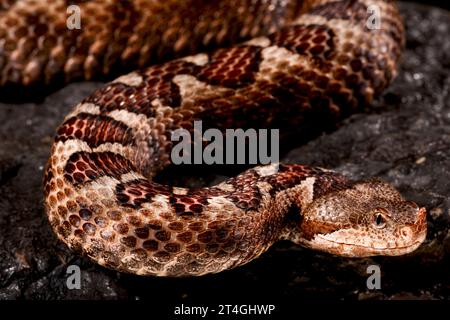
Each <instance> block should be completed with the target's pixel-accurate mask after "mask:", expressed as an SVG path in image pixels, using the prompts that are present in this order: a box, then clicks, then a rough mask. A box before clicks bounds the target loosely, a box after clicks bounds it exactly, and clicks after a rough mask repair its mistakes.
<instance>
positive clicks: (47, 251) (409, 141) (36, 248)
mask: <svg viewBox="0 0 450 320" xmlns="http://www.w3.org/2000/svg"><path fill="white" fill-rule="evenodd" d="M401 8H402V12H403V15H404V17H405V21H406V24H407V30H408V32H407V37H408V42H407V50H406V52H405V54H404V58H403V63H402V66H401V72H400V75H399V77H398V78H397V79H396V80H395V82H394V83H393V84H392V86H391V87H390V88H389V89H388V90H387V91H386V93H385V94H384V95H383V96H382V97H381V98H380V99H378V100H377V101H376V102H375V103H374V105H373V107H372V108H370V109H369V110H367V112H366V113H364V114H358V115H354V116H352V117H351V118H349V119H347V120H346V121H344V122H343V123H342V124H340V125H339V127H338V128H337V130H335V131H333V132H331V133H328V134H324V135H322V136H320V137H318V138H316V139H314V140H313V141H311V142H309V143H307V144H306V145H303V146H300V147H297V148H295V149H293V150H291V151H290V152H289V153H288V154H287V155H286V157H285V159H284V160H285V161H289V162H297V163H306V164H310V165H319V166H323V167H328V168H333V169H336V170H338V171H341V172H343V173H345V174H347V175H349V176H350V177H353V178H355V179H360V178H368V177H373V176H378V177H380V178H382V179H385V180H387V181H389V182H391V183H393V184H394V185H395V186H396V187H398V188H399V189H400V190H401V191H402V193H403V194H404V195H405V196H406V197H408V198H410V199H412V200H415V201H416V202H418V203H420V204H421V205H423V206H425V207H426V208H427V209H428V211H429V217H428V226H429V234H428V237H427V240H426V242H425V243H424V245H423V246H422V247H421V248H419V249H418V250H417V251H416V252H414V253H413V254H410V255H407V256H401V257H374V258H369V259H354V260H351V259H343V258H338V257H333V256H330V255H327V254H321V253H317V252H313V251H309V250H306V249H303V248H300V247H297V246H295V245H292V244H290V243H288V242H281V243H278V244H276V245H275V246H274V247H272V248H271V249H270V250H269V251H268V252H267V253H265V254H263V255H262V256H261V257H260V258H259V259H257V260H255V261H253V262H251V263H249V264H248V265H246V266H244V267H240V268H238V269H235V270H231V271H228V272H224V273H221V274H218V275H210V276H205V277H201V278H196V279H162V278H151V277H150V278H142V277H136V276H131V275H126V274H119V273H117V272H114V271H110V270H106V269H104V268H102V267H100V266H97V265H95V264H93V263H91V262H89V261H88V260H87V259H85V258H80V257H77V256H75V255H74V254H73V253H72V252H70V251H69V250H68V249H67V248H66V247H65V246H64V245H63V244H61V243H60V242H59V241H58V240H57V239H56V237H55V236H54V235H53V233H52V232H51V230H50V226H49V224H48V222H47V220H46V217H45V213H44V210H43V206H42V192H41V179H42V174H43V172H42V170H43V167H44V165H45V162H46V160H47V157H48V154H49V150H50V146H51V141H52V136H53V133H54V131H55V128H56V127H57V125H58V124H59V123H60V122H61V121H62V119H63V117H64V116H65V115H66V114H67V113H68V112H69V110H70V109H71V108H72V107H73V105H75V104H76V103H77V102H78V101H80V100H81V99H82V98H83V97H85V96H86V95H88V94H89V93H90V92H92V91H93V90H94V89H95V88H98V87H99V86H101V83H88V82H86V83H77V84H71V85H68V86H66V87H65V88H63V89H62V90H59V91H58V92H55V93H53V94H51V95H49V96H48V97H46V98H45V100H44V101H41V102H37V103H31V102H30V103H20V104H12V103H8V104H5V103H3V104H0V121H1V126H0V299H17V298H21V299H72V298H74V299H78V298H81V299H123V298H126V299H136V298H143V299H152V300H153V301H193V300H197V301H204V302H207V301H222V302H224V301H226V299H227V298H229V297H230V295H231V296H232V297H233V298H234V299H237V298H246V299H252V300H256V301H258V299H260V301H261V300H262V299H264V301H269V302H270V300H271V299H273V300H280V299H289V298H291V299H293V298H295V299H296V300H297V299H298V300H305V299H352V300H353V299H355V300H356V299H360V300H367V299H369V300H373V299H449V298H450V273H449V272H448V270H450V259H449V258H450V232H449V229H450V228H449V226H450V199H449V197H448V195H449V193H450V37H449V34H450V19H449V15H448V13H447V12H445V11H443V10H440V9H437V8H427V7H421V6H416V5H410V4H402V6H401ZM17 98H18V100H20V99H19V98H20V97H17ZM168 176H169V178H167V177H166V179H170V174H169V175H168ZM214 179H215V180H217V179H218V177H217V176H213V177H212V178H211V179H205V180H202V181H211V180H214ZM72 264H74V265H79V266H80V268H81V270H82V285H81V289H80V290H69V289H68V288H67V286H66V279H67V274H66V269H67V266H69V265H72ZM371 264H377V265H379V266H380V268H381V272H382V283H381V287H382V289H381V290H378V291H371V290H368V289H367V287H366V280H367V277H368V274H367V272H366V270H367V267H368V266H369V265H371Z"/></svg>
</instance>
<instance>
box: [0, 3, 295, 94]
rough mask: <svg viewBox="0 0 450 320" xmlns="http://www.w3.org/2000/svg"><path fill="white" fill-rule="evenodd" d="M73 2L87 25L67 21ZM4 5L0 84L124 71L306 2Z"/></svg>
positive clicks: (211, 42) (213, 43)
mask: <svg viewBox="0 0 450 320" xmlns="http://www.w3.org/2000/svg"><path fill="white" fill-rule="evenodd" d="M69 4H76V5H78V6H79V8H80V12H81V14H80V18H81V29H68V28H67V26H66V22H67V18H68V16H67V13H66V10H67V7H68V5H69ZM0 6H3V8H4V10H5V12H7V14H2V15H1V16H0V43H2V42H3V40H4V46H3V50H2V51H1V53H0V70H2V71H1V73H0V85H4V84H14V85H24V86H29V85H34V84H51V83H55V82H56V81H64V82H69V81H73V80H75V79H80V78H81V79H94V78H101V77H102V76H105V75H110V74H114V73H117V72H118V71H119V72H122V73H124V72H126V71H131V70H133V69H136V68H142V67H144V66H148V65H149V64H151V63H155V62H161V61H167V60H168V59H173V58H175V57H179V56H184V55H187V54H192V53H195V52H197V51H198V50H199V49H200V50H209V49H211V48H213V47H217V46H224V45H229V44H231V43H236V42H237V41H240V40H241V41H242V40H244V39H247V38H249V37H254V36H257V35H261V34H266V33H268V32H270V31H272V30H274V29H276V28H279V27H280V26H282V25H284V24H286V23H287V22H289V21H291V20H292V19H293V18H294V17H295V16H296V15H297V14H298V11H299V9H300V8H301V3H297V2H296V1H290V2H282V1H277V2H275V3H272V2H267V1H262V0H258V1H253V0H244V1H243V0H230V1H198V0H186V1H178V0H158V1H148V0H129V1H121V0H116V1H103V0H86V1H66V0H53V1H34V0H24V1H5V0H4V1H3V2H1V3H0ZM199 6H201V7H202V9H201V10H198V8H199ZM0 8H1V7H0ZM248 16H252V17H253V18H252V19H250V20H249V19H247V17H248Z"/></svg>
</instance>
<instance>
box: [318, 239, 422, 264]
mask: <svg viewBox="0 0 450 320" xmlns="http://www.w3.org/2000/svg"><path fill="white" fill-rule="evenodd" d="M318 237H319V238H320V242H322V243H324V242H326V243H328V249H327V250H326V251H327V252H329V253H332V254H336V255H339V256H343V257H349V258H364V257H371V256H401V255H405V254H408V253H411V252H413V251H415V250H416V249H417V248H418V247H419V246H420V245H421V244H422V243H423V241H424V240H425V238H426V233H424V234H423V235H421V236H420V238H419V239H417V240H416V241H414V242H413V243H412V244H410V245H407V246H398V247H385V248H374V247H370V246H365V245H360V244H353V243H345V242H338V241H332V240H330V239H326V238H325V237H323V236H322V235H318Z"/></svg>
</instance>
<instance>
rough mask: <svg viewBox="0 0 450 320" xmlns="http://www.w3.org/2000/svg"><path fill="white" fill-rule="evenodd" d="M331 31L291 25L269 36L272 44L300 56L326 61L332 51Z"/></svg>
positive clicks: (316, 27)
mask: <svg viewBox="0 0 450 320" xmlns="http://www.w3.org/2000/svg"><path fill="white" fill-rule="evenodd" d="M334 37H335V34H334V32H333V30H331V29H330V28H328V27H327V26H323V25H314V24H311V25H293V26H290V27H285V28H283V29H281V30H280V31H279V32H276V33H274V34H272V35H271V37H270V39H271V41H272V43H273V44H275V45H277V46H280V47H284V48H286V49H288V50H290V51H293V52H296V53H298V54H301V55H308V56H311V57H314V58H317V59H321V60H322V61H323V60H328V59H329V58H330V56H331V53H332V52H333V50H334V47H335V44H334V40H333V39H334Z"/></svg>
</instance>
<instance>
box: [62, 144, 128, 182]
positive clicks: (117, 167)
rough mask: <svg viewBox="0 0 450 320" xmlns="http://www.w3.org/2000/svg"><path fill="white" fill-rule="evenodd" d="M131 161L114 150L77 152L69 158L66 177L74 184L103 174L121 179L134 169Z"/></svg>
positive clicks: (91, 179)
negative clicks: (113, 151)
mask: <svg viewBox="0 0 450 320" xmlns="http://www.w3.org/2000/svg"><path fill="white" fill-rule="evenodd" d="M133 168H134V167H133V165H132V164H131V162H130V161H129V160H127V159H125V158H124V157H122V156H120V155H118V154H116V153H112V152H94V153H89V152H76V153H74V154H72V155H71V156H70V158H69V160H67V163H66V166H65V168H64V172H65V174H64V178H66V179H67V180H68V181H69V182H70V183H73V184H75V185H76V184H83V183H86V182H89V181H93V180H95V179H97V178H99V177H102V176H111V177H114V178H116V179H119V178H120V176H121V175H122V174H125V173H128V172H130V171H134V169H133Z"/></svg>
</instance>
